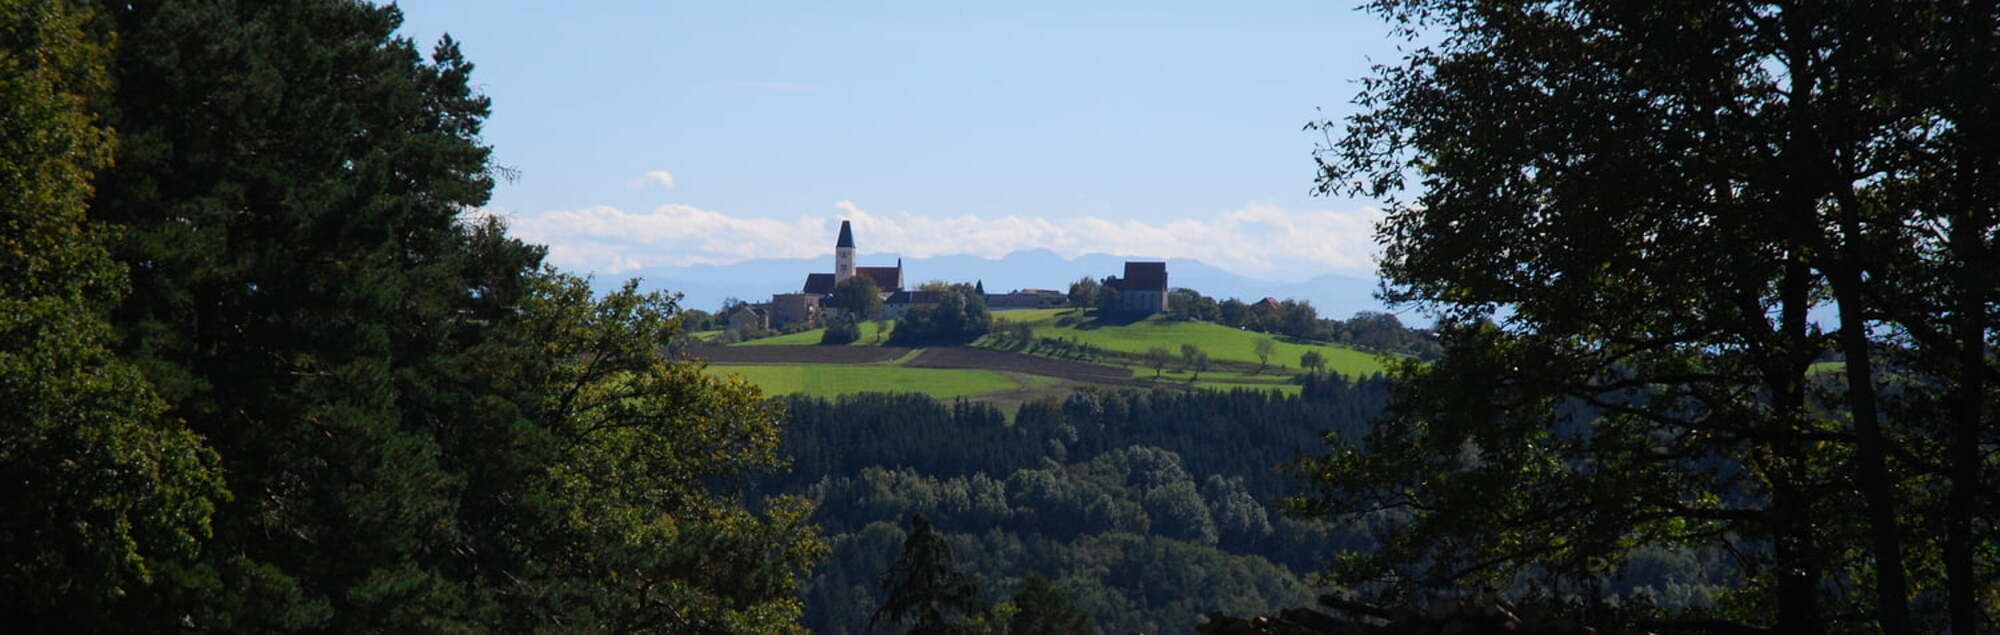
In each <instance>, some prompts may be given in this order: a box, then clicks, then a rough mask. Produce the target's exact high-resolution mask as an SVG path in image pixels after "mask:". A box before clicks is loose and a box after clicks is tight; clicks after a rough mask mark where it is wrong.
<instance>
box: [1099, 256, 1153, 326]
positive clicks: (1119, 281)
mask: <svg viewBox="0 0 2000 635" xmlns="http://www.w3.org/2000/svg"><path fill="white" fill-rule="evenodd" d="M1109 284H1110V286H1111V288H1113V289H1117V290H1118V298H1119V305H1118V307H1119V310H1121V311H1124V312H1128V313H1136V314H1151V313H1162V312H1165V311H1166V310H1167V263H1164V262H1126V263H1125V275H1124V276H1122V277H1118V278H1112V279H1111V280H1110V281H1109Z"/></svg>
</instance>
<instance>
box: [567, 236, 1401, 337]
mask: <svg viewBox="0 0 2000 635" xmlns="http://www.w3.org/2000/svg"><path fill="white" fill-rule="evenodd" d="M857 260H858V261H859V262H860V264H862V265H865V266H882V265H891V264H894V263H895V262H896V256H895V255H893V254H886V255H885V254H870V255H863V256H861V257H860V258H857ZM1126 260H1127V258H1125V257H1123V256H1110V255H1104V254H1089V255H1084V256H1078V257H1076V258H1064V257H1062V256H1060V255H1057V254H1056V253H1055V252H1053V251H1049V250H1047V249H1035V250H1029V251H1017V252H1014V253H1011V254H1007V255H1006V256H1005V257H1002V258H998V259H988V258H980V257H978V256H940V257H936V258H905V259H904V260H903V268H904V271H903V276H904V278H905V280H906V281H907V282H908V284H910V285H912V286H914V285H917V284H920V283H922V282H925V281H929V280H945V281H949V282H975V281H976V282H983V283H985V285H986V291H987V292H988V293H1004V292H1007V291H1011V290H1014V289H1054V290H1057V291H1067V290H1068V289H1069V284H1070V283H1071V282H1075V281H1076V280H1077V279H1078V278H1082V277H1084V276H1090V277H1093V278H1103V277H1104V276H1112V275H1119V274H1120V273H1122V272H1123V271H1124V263H1125V261H1126ZM830 271H833V257H832V256H831V255H828V256H827V257H824V258H769V259H761V260H748V261H744V262H739V263H735V264H728V265H691V266H686V267H653V268H646V269H640V270H636V271H626V272H622V273H619V274H616V275H598V276H597V277H596V278H595V279H594V283H595V285H596V287H597V288H598V289H599V290H600V291H601V290H605V289H609V288H613V287H615V286H617V285H619V284H622V283H623V282H624V281H625V280H627V279H629V278H639V279H640V283H639V287H640V288H641V289H643V290H647V291H655V290H666V291H676V292H679V293H681V294H683V295H684V296H685V297H684V298H683V299H682V301H681V305H682V306H684V307H688V308H694V309H702V310H705V311H714V310H715V309H716V308H717V307H719V306H721V305H722V302H723V300H724V299H726V298H732V297H733V298H739V299H742V300H745V301H749V302H760V301H763V300H768V299H770V297H771V294H773V293H791V292H797V291H798V290H799V288H800V286H801V285H803V284H804V283H805V279H806V274H808V273H818V272H830ZM1167 276H1168V278H1167V280H1168V283H1169V284H1170V285H1172V286H1175V287H1187V288H1190V289H1194V290H1196V291H1200V292H1202V293H1203V294H1205V295H1208V296H1211V297H1214V298H1216V299H1224V298H1240V299H1242V300H1244V301H1246V302H1250V301H1256V300H1259V299H1263V298H1265V297H1274V298H1278V299H1285V298H1294V299H1299V300H1310V301H1311V302H1312V304H1313V306H1314V307H1317V308H1318V309H1319V314H1320V317H1328V318H1342V319H1345V318H1348V317H1351V316H1353V315H1354V314H1355V313H1356V312H1359V311H1386V310H1387V309H1386V308H1385V307H1384V306H1383V304H1382V303H1381V302H1380V301H1378V300H1376V299H1375V297H1374V293H1375V288H1376V281H1375V280H1374V279H1373V278H1357V277H1350V276H1340V275H1323V276H1319V277H1316V278H1312V279H1310V280H1306V281H1304V282H1279V281H1272V280H1259V279H1255V278H1248V277H1244V276H1239V275H1236V274H1233V273H1229V272H1227V271H1223V270H1222V269H1218V268H1216V267H1214V266H1212V265H1209V264H1207V263H1204V262H1202V261H1199V260H1193V259H1189V258H1169V259H1167ZM1398 317H1400V318H1401V319H1402V321H1403V323H1404V324H1406V325H1410V326H1418V325H1427V324H1429V323H1430V320H1428V319H1424V318H1423V317H1422V316H1421V315H1418V314H1417V313H1415V312H1414V311H1408V310H1405V311H1403V312H1400V313H1399V314H1398Z"/></svg>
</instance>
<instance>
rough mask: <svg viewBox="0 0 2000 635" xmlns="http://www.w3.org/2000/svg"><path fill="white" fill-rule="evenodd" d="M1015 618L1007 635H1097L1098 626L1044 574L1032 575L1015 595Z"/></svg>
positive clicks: (1009, 622)
mask: <svg viewBox="0 0 2000 635" xmlns="http://www.w3.org/2000/svg"><path fill="white" fill-rule="evenodd" d="M1012 604H1013V605H1014V610H1015V613H1014V616H1013V619H1011V620H1009V621H1008V622H1007V635H1096V633H1097V623H1096V622H1093V621H1091V619H1090V616H1089V615H1086V614H1084V612H1083V611H1079V610H1077V608H1076V607H1075V606H1074V605H1072V604H1071V603H1070V601H1069V594H1068V593H1065V592H1064V591H1063V590H1062V589H1060V588H1057V587H1056V586H1055V585H1053V584H1050V583H1049V579H1048V578H1046V577H1043V576H1042V574H1039V573H1037V574H1033V575H1029V576H1028V579H1027V581H1025V582H1022V583H1021V590H1019V591H1015V592H1014V601H1013V602H1012Z"/></svg>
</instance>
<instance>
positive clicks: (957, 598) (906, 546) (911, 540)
mask: <svg viewBox="0 0 2000 635" xmlns="http://www.w3.org/2000/svg"><path fill="white" fill-rule="evenodd" d="M882 590H884V591H886V592H887V597H886V598H885V599H883V600H882V607H881V608H879V609H876V610H875V614H874V615H873V616H871V617H869V618H868V626H869V627H870V628H873V627H874V626H875V625H876V624H881V623H887V624H897V623H903V622H909V623H910V630H909V632H910V633H911V634H912V635H944V634H948V633H964V632H968V631H969V630H970V629H968V628H967V627H966V625H965V624H962V623H960V621H961V620H966V619H970V618H974V617H979V616H982V615H983V614H985V613H986V612H987V610H988V606H987V604H986V603H985V602H984V601H981V600H980V599H979V585H978V584H977V583H976V582H974V581H973V580H972V578H971V577H970V576H967V575H965V573H964V572H962V571H959V570H958V568H957V566H956V564H955V563H954V562H953V558H952V553H951V543H948V542H946V541H945V539H944V537H943V536H941V535H939V534H938V533H937V532H936V531H934V530H932V529H931V522H930V521H929V520H927V519H925V518H924V515H923V514H915V515H912V516H910V536H909V537H908V538H905V539H904V540H903V551H902V554H901V555H898V556H897V557H896V561H895V562H894V563H891V564H890V566H889V568H888V570H886V571H883V572H882Z"/></svg>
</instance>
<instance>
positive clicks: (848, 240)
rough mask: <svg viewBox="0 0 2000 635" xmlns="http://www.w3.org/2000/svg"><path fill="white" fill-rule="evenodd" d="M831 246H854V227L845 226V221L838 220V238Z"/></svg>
mask: <svg viewBox="0 0 2000 635" xmlns="http://www.w3.org/2000/svg"><path fill="white" fill-rule="evenodd" d="M833 246H834V248H836V249H837V248H840V247H847V248H850V249H851V248H853V247H854V229H853V228H851V227H848V226H847V221H840V240H838V241H835V242H834V243H833Z"/></svg>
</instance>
